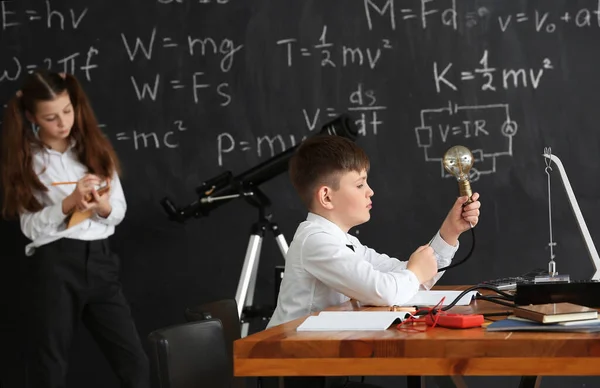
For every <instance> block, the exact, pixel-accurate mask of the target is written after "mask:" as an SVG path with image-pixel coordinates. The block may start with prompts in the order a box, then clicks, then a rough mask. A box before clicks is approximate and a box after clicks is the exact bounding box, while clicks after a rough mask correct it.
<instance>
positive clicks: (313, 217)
mask: <svg viewBox="0 0 600 388" xmlns="http://www.w3.org/2000/svg"><path fill="white" fill-rule="evenodd" d="M306 220H307V221H311V222H316V223H318V224H320V225H323V226H324V227H326V228H327V230H328V231H331V232H332V233H333V234H335V235H337V236H339V237H340V238H342V239H344V240H347V239H348V234H347V233H346V232H344V231H343V230H342V228H340V227H339V226H338V225H337V224H336V223H335V222H332V221H330V220H328V219H327V218H325V217H323V216H320V215H318V214H316V213H312V212H308V215H307V216H306Z"/></svg>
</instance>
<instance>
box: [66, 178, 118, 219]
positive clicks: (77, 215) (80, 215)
mask: <svg viewBox="0 0 600 388" xmlns="http://www.w3.org/2000/svg"><path fill="white" fill-rule="evenodd" d="M109 190H110V185H109V184H106V185H104V186H102V187H100V188H98V189H97V190H96V191H97V192H98V195H104V193H106V192H107V191H109ZM91 199H92V198H91V194H88V196H87V197H86V199H85V200H86V201H90V200H91ZM93 215H94V211H93V210H85V211H77V210H74V211H73V212H72V213H71V214H70V215H69V217H68V218H67V229H69V228H72V227H74V226H75V225H77V224H80V223H82V222H83V221H85V220H87V219H88V218H90V217H91V216H93Z"/></svg>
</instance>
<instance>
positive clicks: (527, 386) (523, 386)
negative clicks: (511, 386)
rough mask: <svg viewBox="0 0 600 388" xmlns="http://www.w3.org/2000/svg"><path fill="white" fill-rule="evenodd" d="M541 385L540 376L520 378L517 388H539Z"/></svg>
mask: <svg viewBox="0 0 600 388" xmlns="http://www.w3.org/2000/svg"><path fill="white" fill-rule="evenodd" d="M541 383H542V376H521V382H520V383H519V388H539V387H540V384H541Z"/></svg>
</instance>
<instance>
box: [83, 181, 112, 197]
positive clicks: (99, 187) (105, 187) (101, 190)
mask: <svg viewBox="0 0 600 388" xmlns="http://www.w3.org/2000/svg"><path fill="white" fill-rule="evenodd" d="M95 189H96V192H97V193H98V195H99V196H102V195H104V193H106V192H107V191H109V190H110V184H109V182H108V181H104V182H102V183H101V184H100V185H96V186H95ZM93 199H94V197H93V196H92V194H88V195H87V196H86V197H85V200H86V201H87V202H89V201H91V200H93Z"/></svg>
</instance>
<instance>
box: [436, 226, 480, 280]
mask: <svg viewBox="0 0 600 388" xmlns="http://www.w3.org/2000/svg"><path fill="white" fill-rule="evenodd" d="M471 237H472V242H471V250H470V251H469V253H467V256H465V258H464V259H462V260H461V261H457V262H456V263H452V264H450V265H447V266H445V267H442V268H439V269H438V272H441V271H445V270H447V269H450V268H454V267H456V266H459V265H461V264H463V263H465V262H466V261H467V260H469V259H470V258H471V255H472V254H473V251H474V250H475V228H471Z"/></svg>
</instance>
